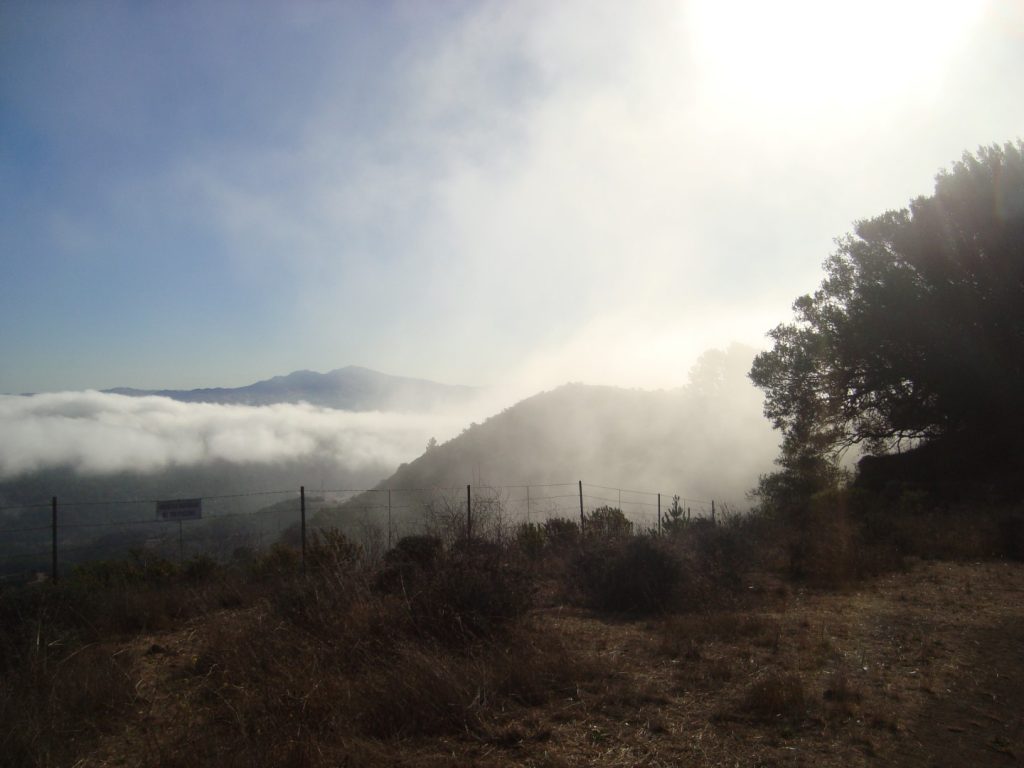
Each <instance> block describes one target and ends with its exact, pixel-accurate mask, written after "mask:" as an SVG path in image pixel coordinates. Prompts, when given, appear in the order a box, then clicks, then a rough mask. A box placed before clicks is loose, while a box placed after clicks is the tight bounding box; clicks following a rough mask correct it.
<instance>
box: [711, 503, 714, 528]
mask: <svg viewBox="0 0 1024 768" xmlns="http://www.w3.org/2000/svg"><path fill="white" fill-rule="evenodd" d="M714 523H715V500H714V499H712V500H711V524H712V525H714Z"/></svg>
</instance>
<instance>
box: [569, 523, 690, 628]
mask: <svg viewBox="0 0 1024 768" xmlns="http://www.w3.org/2000/svg"><path fill="white" fill-rule="evenodd" d="M574 566H575V568H574V570H575V573H576V577H577V581H578V584H579V587H580V589H581V591H582V593H583V597H584V600H585V601H586V603H587V604H589V605H590V606H591V607H593V608H596V609H598V610H602V611H615V612H621V613H652V612H656V611H660V610H664V609H666V608H668V607H669V606H670V605H671V604H672V602H673V601H674V600H675V599H676V597H677V595H678V593H679V591H680V589H681V588H682V586H683V585H682V581H683V575H684V568H683V563H682V561H681V560H680V558H679V557H678V555H677V554H676V553H675V552H674V551H673V550H672V549H671V548H670V547H668V546H666V545H665V543H664V542H660V541H657V540H655V539H652V538H650V537H647V536H642V537H637V538H633V539H627V540H625V541H617V542H612V543H606V544H604V545H603V546H592V547H588V548H587V549H586V550H584V551H583V552H581V553H580V555H579V556H578V557H577V559H576V561H575V563H574Z"/></svg>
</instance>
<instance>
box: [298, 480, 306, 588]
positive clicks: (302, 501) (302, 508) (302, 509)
mask: <svg viewBox="0 0 1024 768" xmlns="http://www.w3.org/2000/svg"><path fill="white" fill-rule="evenodd" d="M299 513H300V514H301V516H302V575H303V576H305V575H306V486H304V485H300V486H299Z"/></svg>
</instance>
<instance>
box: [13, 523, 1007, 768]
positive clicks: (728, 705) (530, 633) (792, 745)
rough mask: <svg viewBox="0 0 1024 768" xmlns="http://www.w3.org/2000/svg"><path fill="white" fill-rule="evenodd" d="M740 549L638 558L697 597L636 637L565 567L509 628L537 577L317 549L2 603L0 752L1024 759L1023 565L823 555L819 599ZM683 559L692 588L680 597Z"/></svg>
mask: <svg viewBox="0 0 1024 768" xmlns="http://www.w3.org/2000/svg"><path fill="white" fill-rule="evenodd" d="M739 530H742V528H740V527H737V528H736V529H735V530H728V531H727V532H726V533H724V534H717V533H714V532H713V531H712V532H709V531H705V530H702V529H699V528H693V529H692V530H690V531H688V532H682V533H681V534H679V535H678V536H676V537H674V538H673V540H672V541H669V542H662V543H659V544H658V546H662V547H665V550H666V551H668V552H670V553H671V555H672V556H673V557H674V558H678V561H679V562H681V563H682V564H683V567H682V569H681V570H680V571H679V574H680V575H681V576H680V580H679V582H678V583H677V584H675V585H674V587H673V588H674V589H680V588H681V589H682V590H683V591H684V592H685V591H686V590H693V592H694V594H697V595H699V596H700V599H699V600H693V599H688V600H682V601H680V602H676V603H674V606H675V610H674V611H673V610H670V611H669V612H667V613H664V612H657V611H656V612H654V613H649V614H646V615H645V616H644V617H643V618H638V614H637V613H626V612H619V611H616V612H614V613H602V612H593V611H592V610H590V609H586V608H584V607H581V606H580V605H579V604H576V605H568V604H566V603H565V602H564V599H565V597H566V595H567V594H570V595H571V594H572V590H571V589H566V588H565V587H566V585H565V584H564V583H560V582H559V581H558V579H559V578H563V577H568V576H570V575H571V574H573V567H574V562H573V560H572V558H574V557H575V556H576V553H575V552H572V551H564V550H559V551H558V552H555V551H542V552H541V553H540V554H539V555H536V553H534V555H536V557H535V559H534V560H533V561H532V562H534V563H536V564H537V565H535V567H536V568H538V569H539V571H540V573H541V574H543V577H544V578H546V579H548V580H549V581H550V582H551V588H550V589H545V590H544V591H543V592H542V596H543V598H544V600H545V602H543V603H541V604H540V607H535V608H531V607H530V606H531V600H533V599H534V598H535V597H536V595H537V590H536V588H535V587H536V581H535V576H533V575H532V574H535V573H536V572H537V571H528V570H524V568H523V561H521V560H520V559H519V558H518V557H517V552H516V551H515V550H514V549H502V548H499V547H488V546H481V547H479V548H476V549H473V550H470V551H465V550H455V551H450V550H449V551H442V550H437V551H433V550H431V553H430V554H429V556H424V557H412V556H410V557H405V556H404V555H403V556H401V557H399V556H397V555H396V556H391V557H390V559H388V558H385V562H384V564H383V568H384V569H385V575H383V576H382V575H381V572H380V571H378V570H373V569H370V568H367V567H366V566H365V564H364V562H363V561H362V560H361V558H360V555H359V553H358V552H357V551H355V550H354V549H353V548H351V547H350V546H349V545H348V543H347V542H346V541H344V540H343V539H340V538H329V537H325V538H324V539H323V540H321V541H320V542H319V543H318V544H317V546H316V547H315V548H314V550H313V553H312V556H311V558H310V568H309V573H308V576H307V577H305V578H302V577H299V576H298V575H297V574H296V573H295V570H294V566H295V562H294V558H293V556H292V555H291V554H289V553H288V552H287V551H286V550H280V551H275V552H273V553H271V555H269V556H268V557H266V558H264V559H263V561H262V562H257V563H253V564H251V565H250V566H249V570H248V571H247V572H226V571H222V570H218V569H216V568H215V569H214V570H213V571H212V572H208V573H206V575H205V576H203V577H200V576H198V575H196V574H195V573H193V574H191V575H189V574H187V573H185V572H184V571H182V572H177V571H168V572H164V570H163V566H162V565H160V564H155V565H154V566H153V568H144V569H142V570H141V571H138V570H136V571H131V570H129V571H128V572H120V571H118V570H117V569H116V568H114V569H112V570H110V571H109V572H106V573H93V574H91V575H90V577H89V578H90V579H91V581H88V582H81V583H77V584H76V583H75V582H74V580H69V582H68V583H67V584H65V585H63V586H61V587H60V588H59V589H50V590H45V589H44V590H36V591H35V592H25V593H20V594H19V595H13V594H12V595H5V596H3V599H2V600H0V620H3V632H2V633H0V642H2V643H3V644H2V645H0V651H2V655H0V663H2V664H3V669H2V671H3V672H4V678H5V682H9V683H10V684H8V685H5V686H4V687H3V688H0V715H2V716H4V718H5V720H6V722H8V723H11V724H13V726H14V727H13V728H11V729H9V730H8V732H7V733H6V734H5V735H4V739H5V741H4V742H2V743H0V750H2V751H0V754H3V755H4V762H5V764H10V765H13V766H20V765H26V766H29V765H31V766H50V765H78V766H80V767H81V768H86V766H107V765H140V766H142V765H153V766H177V765H197V764H199V765H223V766H254V767H256V768H258V767H259V766H269V765H274V766H278V765H284V766H289V765H294V766H329V765H331V766H333V765H361V766H376V765H410V766H411V765H416V766H420V765H451V764H465V765H481V766H499V765H500V766H506V765H532V766H542V765H543V766H566V765H597V766H627V765H629V766H633V765H647V766H663V765H679V764H686V765H697V766H717V765H735V764H750V765H758V764H760V765H803V764H810V763H813V764H816V765H869V764H876V763H883V764H885V763H889V764H910V765H931V764H985V763H986V762H989V763H991V762H993V761H997V760H1006V759H1010V756H1016V755H1021V754H1024V722H1022V720H1021V715H1020V712H1024V659H1022V658H1021V656H1020V653H1019V648H1020V647H1021V644H1022V643H1024V608H1022V604H1021V600H1020V596H1021V594H1024V567H1022V566H1020V565H1013V564H1006V563H986V564H973V565H963V564H954V563H935V562H932V563H924V562H919V561H913V562H911V564H910V565H909V567H908V568H907V569H905V570H901V571H888V572H885V573H883V575H881V576H879V577H876V578H874V579H872V580H869V581H858V580H856V579H857V578H858V577H857V575H856V574H858V573H861V572H862V571H861V570H860V569H859V566H858V565H857V563H858V557H859V556H857V555H856V552H855V551H853V550H844V551H848V552H852V553H853V554H852V555H851V557H852V558H853V560H852V563H853V566H854V567H852V568H851V569H849V570H846V566H844V570H843V571H842V573H843V574H846V575H843V577H842V579H840V580H839V581H840V586H842V590H841V591H839V592H837V591H835V590H830V589H824V588H822V587H821V586H820V585H821V584H822V583H827V582H828V581H829V580H828V579H821V580H814V579H809V580H804V581H796V582H790V583H782V582H780V581H779V580H778V578H777V576H773V575H771V574H766V573H764V572H755V573H750V572H749V571H748V570H742V571H740V572H738V573H733V574H731V575H729V576H728V577H726V576H725V575H721V574H720V573H719V571H716V570H715V569H716V568H717V569H719V570H721V569H724V568H725V564H726V563H729V562H732V561H733V560H734V559H735V558H739V559H740V561H743V560H744V558H745V557H746V555H741V549H742V548H738V545H737V544H736V542H735V541H733V538H732V537H734V536H735V535H738V534H737V531H739ZM410 546H412V545H410ZM424 546H425V547H427V548H428V549H430V548H431V547H432V545H429V544H424ZM618 546H623V547H626V544H624V543H620V544H619V545H618ZM830 546H831V545H830ZM965 546H966V545H965ZM972 546H973V545H972ZM416 551H417V552H418V551H419V550H416ZM622 551H623V552H626V553H627V554H628V552H629V551H630V550H628V549H623V550H622ZM633 554H634V555H635V552H633ZM624 562H633V563H634V565H635V563H636V561H630V560H629V557H628V556H627V557H625V558H624ZM700 562H704V563H705V564H709V573H710V574H711V575H704V576H702V577H701V578H700V579H688V578H686V576H687V575H688V574H692V573H693V571H692V570H690V569H692V568H693V567H694V566H695V564H696V563H700ZM757 562H762V563H763V562H764V561H763V560H758V561H757ZM716 564H717V565H716ZM711 566H713V567H711ZM208 567H209V566H208V565H204V566H203V568H208ZM595 567H596V566H595ZM289 569H291V570H289ZM388 569H390V570H388ZM628 572H629V569H628V568H627V569H625V570H622V571H619V572H618V573H619V576H620V578H627V577H628ZM673 573H674V571H673ZM716 573H718V575H715V574H716ZM849 574H853V575H849ZM602 578H603V577H602ZM602 583H603V582H602ZM645 583H647V584H648V585H650V584H660V582H659V581H658V580H654V581H650V580H648V581H647V582H645ZM668 586H672V585H668ZM670 591H671V590H670ZM675 594H677V595H678V592H677V593H675ZM691 597H692V596H691ZM965 606H969V610H965ZM662 607H665V606H662ZM669 607H671V606H669ZM679 607H683V608H686V611H684V612H679V611H678V609H679Z"/></svg>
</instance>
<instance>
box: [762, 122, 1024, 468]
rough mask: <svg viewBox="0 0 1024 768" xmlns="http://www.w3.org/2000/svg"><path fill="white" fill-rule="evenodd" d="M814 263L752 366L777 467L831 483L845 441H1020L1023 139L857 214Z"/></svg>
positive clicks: (1006, 448) (875, 448)
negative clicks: (909, 196)
mask: <svg viewBox="0 0 1024 768" xmlns="http://www.w3.org/2000/svg"><path fill="white" fill-rule="evenodd" d="M824 268H825V278H824V280H823V281H822V283H821V287H820V288H819V289H818V290H817V291H816V292H815V293H813V294H811V295H805V296H801V297H800V298H798V299H797V300H796V302H795V303H794V305H793V309H794V312H795V315H796V318H795V320H794V321H793V322H791V323H786V324H783V325H779V326H778V327H776V328H775V329H774V330H772V331H771V332H770V336H771V338H772V339H773V340H774V347H773V348H772V349H771V350H769V351H767V352H763V353H761V354H760V355H758V356H757V358H755V360H754V365H753V368H752V369H751V372H750V377H751V379H752V380H753V381H754V383H755V384H756V385H757V386H759V387H760V388H762V389H763V390H764V391H765V406H764V410H765V415H766V416H767V417H768V418H769V419H771V421H772V423H773V424H774V425H775V426H776V428H778V429H780V430H781V431H782V433H783V445H782V458H781V459H780V464H782V466H783V469H784V471H789V472H790V473H791V474H792V473H794V472H798V471H799V468H800V467H801V466H802V465H806V466H810V467H812V468H813V469H814V471H813V472H812V473H811V474H814V473H815V472H817V473H818V475H819V477H821V478H824V479H825V480H827V479H828V476H829V472H830V470H829V469H828V465H829V464H830V461H829V460H830V459H834V458H835V457H836V456H838V455H841V454H842V452H843V451H845V450H846V449H848V448H849V447H851V446H853V445H860V446H861V447H862V448H864V449H865V450H866V451H867V452H869V453H886V452H889V451H892V450H894V449H896V448H898V447H901V446H904V445H911V446H913V445H922V444H933V445H934V444H937V443H945V444H946V445H957V446H961V447H962V450H965V451H966V450H976V449H978V448H979V447H980V446H985V447H986V448H987V449H988V450H989V451H999V452H1019V450H1020V446H1021V445H1022V444H1024V442H1022V435H1024V397H1022V393H1024V143H1022V142H1021V141H1019V140H1018V141H1017V142H1016V143H1007V144H1005V145H1004V146H1002V147H998V146H991V147H983V148H980V149H979V150H978V152H977V154H974V155H972V154H970V153H964V155H963V158H962V160H960V162H958V163H955V164H954V165H953V167H952V169H951V170H949V171H943V172H940V173H939V175H938V176H937V177H936V181H935V192H934V194H933V195H932V196H930V197H919V198H917V199H916V200H913V201H912V202H911V203H910V207H909V209H903V210H899V211H890V212H888V213H885V214H883V215H881V216H878V217H876V218H873V219H868V220H865V221H861V222H858V223H857V224H856V225H855V229H854V234H852V235H847V236H846V237H844V238H841V239H839V240H838V241H837V250H836V251H835V253H833V255H832V256H831V257H830V258H829V259H828V260H827V261H826V262H825V265H824ZM821 462H825V463H824V464H822V463H821ZM762 484H764V481H762Z"/></svg>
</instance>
